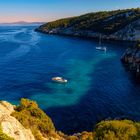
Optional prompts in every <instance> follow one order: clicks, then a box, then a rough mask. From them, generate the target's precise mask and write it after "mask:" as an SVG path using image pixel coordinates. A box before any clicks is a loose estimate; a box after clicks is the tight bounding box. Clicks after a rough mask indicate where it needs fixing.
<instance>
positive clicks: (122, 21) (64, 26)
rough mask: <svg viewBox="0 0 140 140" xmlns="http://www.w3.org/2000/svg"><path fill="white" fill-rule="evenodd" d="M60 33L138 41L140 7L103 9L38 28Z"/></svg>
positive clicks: (48, 32)
mask: <svg viewBox="0 0 140 140" xmlns="http://www.w3.org/2000/svg"><path fill="white" fill-rule="evenodd" d="M36 31H38V32H42V33H47V34H59V35H67V36H77V37H86V38H99V36H100V35H102V39H105V40H117V41H118V40H119V41H120V40H121V41H138V40H139V39H140V8H136V9H125V10H115V11H101V12H94V13H88V14H85V15H81V16H77V17H71V18H65V19H60V20H56V21H53V22H49V23H46V24H43V25H41V26H40V27H38V28H37V29H36Z"/></svg>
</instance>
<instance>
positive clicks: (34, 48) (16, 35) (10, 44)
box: [0, 26, 140, 134]
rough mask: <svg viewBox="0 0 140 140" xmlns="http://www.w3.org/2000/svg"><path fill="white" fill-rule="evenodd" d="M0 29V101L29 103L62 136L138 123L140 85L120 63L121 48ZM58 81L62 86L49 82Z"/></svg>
mask: <svg viewBox="0 0 140 140" xmlns="http://www.w3.org/2000/svg"><path fill="white" fill-rule="evenodd" d="M35 28H36V27H34V26H30V27H29V26H7V27H6V26H1V27H0V100H7V101H10V102H11V103H14V104H18V103H19V100H20V98H23V97H24V98H29V99H33V100H35V101H36V102H37V103H38V104H39V106H40V107H41V108H42V109H43V110H44V111H46V113H47V114H48V115H49V116H50V117H51V118H52V120H53V122H54V124H55V126H56V128H57V129H58V130H61V131H63V132H65V133H67V134H71V133H74V132H81V131H83V130H87V131H91V130H93V128H94V125H95V124H96V123H97V122H99V121H101V120H104V119H116V118H117V119H119V118H121V119H122V118H127V119H134V120H140V107H139V106H140V86H139V83H138V82H137V81H136V80H135V79H134V78H133V77H130V74H129V73H128V72H127V70H125V69H124V67H123V65H122V64H121V62H120V57H121V55H122V54H123V52H124V50H125V49H126V45H123V44H119V43H117V44H116V43H103V44H102V45H103V46H106V47H107V51H106V52H104V51H101V50H96V47H97V46H98V41H97V42H95V41H93V40H86V39H79V38H72V37H64V36H63V37H62V36H54V35H45V34H41V33H37V32H34V29H35ZM55 76H60V77H63V78H65V79H67V80H68V83H65V84H60V83H55V82H53V81H52V80H51V78H52V77H55Z"/></svg>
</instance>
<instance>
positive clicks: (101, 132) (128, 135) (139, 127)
mask: <svg viewBox="0 0 140 140" xmlns="http://www.w3.org/2000/svg"><path fill="white" fill-rule="evenodd" d="M94 139H95V140H139V139H140V123H135V122H133V121H129V120H114V121H102V122H100V123H99V124H97V126H96V128H95V138H94Z"/></svg>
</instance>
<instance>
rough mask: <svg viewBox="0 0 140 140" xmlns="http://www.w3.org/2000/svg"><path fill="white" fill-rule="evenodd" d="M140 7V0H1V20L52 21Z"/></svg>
mask: <svg viewBox="0 0 140 140" xmlns="http://www.w3.org/2000/svg"><path fill="white" fill-rule="evenodd" d="M134 7H140V0H0V22H15V21H51V20H55V19H58V18H62V17H68V16H74V15H80V14H84V13H87V12H94V11H99V10H112V9H119V8H120V9H122V8H134Z"/></svg>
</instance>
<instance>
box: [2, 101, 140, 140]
mask: <svg viewBox="0 0 140 140" xmlns="http://www.w3.org/2000/svg"><path fill="white" fill-rule="evenodd" d="M0 111H1V113H0V140H139V139H140V123H138V122H133V121H130V120H107V121H102V122H100V123H98V124H97V125H96V126H95V127H94V128H93V129H94V130H93V132H86V131H84V132H81V133H78V134H73V135H72V136H68V135H66V134H64V133H62V132H59V131H58V130H56V129H55V127H54V124H53V122H52V120H51V119H50V118H49V117H48V116H47V115H46V114H45V113H44V112H43V111H42V110H41V109H39V107H38V105H37V103H36V102H34V101H31V100H28V99H21V102H20V105H19V106H14V105H11V104H10V103H8V102H6V101H1V102H0Z"/></svg>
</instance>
